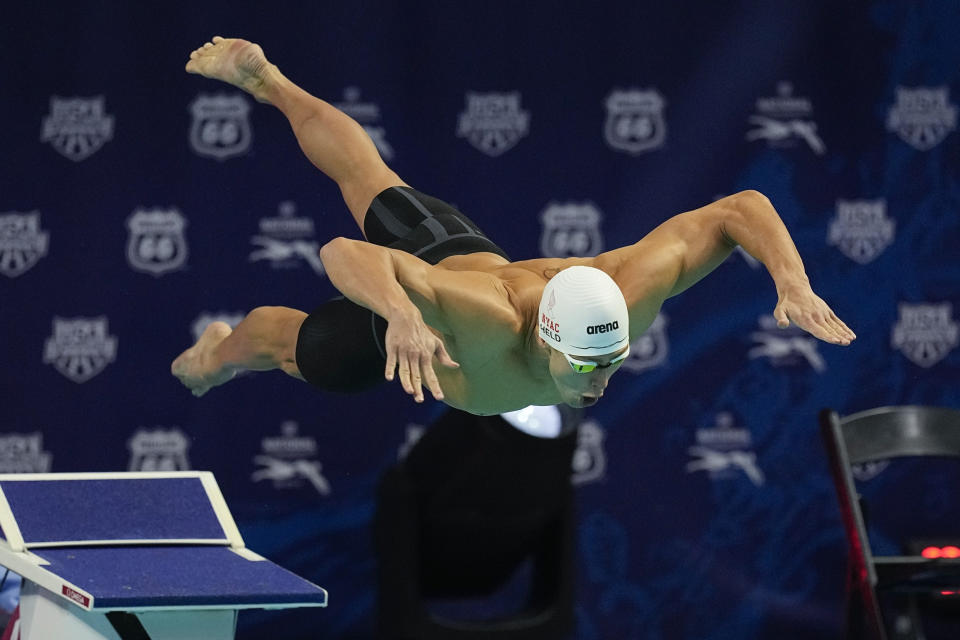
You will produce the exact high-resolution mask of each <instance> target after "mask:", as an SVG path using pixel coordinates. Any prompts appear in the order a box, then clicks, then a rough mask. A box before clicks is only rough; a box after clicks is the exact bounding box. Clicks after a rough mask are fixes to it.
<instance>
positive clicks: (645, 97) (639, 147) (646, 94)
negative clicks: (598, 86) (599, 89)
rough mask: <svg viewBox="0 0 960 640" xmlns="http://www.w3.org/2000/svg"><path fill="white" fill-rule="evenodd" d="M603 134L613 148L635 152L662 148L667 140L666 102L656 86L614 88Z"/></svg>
mask: <svg viewBox="0 0 960 640" xmlns="http://www.w3.org/2000/svg"><path fill="white" fill-rule="evenodd" d="M605 104H606V107H607V119H606V122H605V123H604V126H603V136H604V138H605V139H606V141H607V144H608V145H609V146H610V148H612V149H614V150H616V151H623V152H625V153H630V154H633V155H639V154H641V153H645V152H647V151H653V150H655V149H659V148H661V147H662V146H663V145H664V144H665V143H666V140H667V123H666V120H665V119H664V117H663V109H664V107H665V106H666V101H665V100H664V99H663V96H662V95H660V93H659V92H658V91H657V90H656V89H647V90H641V89H630V90H627V91H621V90H618V89H614V90H613V91H612V92H611V93H610V95H608V96H607V100H606V103H605Z"/></svg>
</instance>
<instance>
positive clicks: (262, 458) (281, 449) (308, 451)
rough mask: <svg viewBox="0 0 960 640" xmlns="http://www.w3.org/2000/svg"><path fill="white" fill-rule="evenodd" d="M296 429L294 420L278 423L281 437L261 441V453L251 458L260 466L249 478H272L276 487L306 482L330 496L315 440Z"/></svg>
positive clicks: (292, 487)
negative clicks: (317, 457) (298, 432)
mask: <svg viewBox="0 0 960 640" xmlns="http://www.w3.org/2000/svg"><path fill="white" fill-rule="evenodd" d="M299 428H300V427H299V425H298V424H297V423H296V422H294V421H293V420H287V421H286V422H284V423H283V424H282V425H280V432H281V435H280V436H268V437H265V438H263V440H261V447H262V452H261V453H260V454H259V455H257V456H254V458H253V462H254V464H256V465H259V466H260V468H259V469H257V470H256V471H254V472H253V474H252V475H251V476H250V479H251V480H253V481H254V482H260V481H261V480H271V481H272V482H273V486H274V488H275V489H298V488H300V487H303V486H304V485H305V484H307V483H309V484H310V486H312V487H313V488H314V489H316V491H317V493H319V494H320V495H323V496H326V495H330V493H332V491H333V490H332V489H331V488H330V482H329V481H328V480H327V479H326V478H325V477H324V476H323V474H322V473H320V471H321V469H322V468H323V465H322V464H320V462H319V461H317V460H316V456H317V450H318V449H319V447H318V446H317V441H316V439H315V438H312V437H310V436H301V435H297V431H298V430H299Z"/></svg>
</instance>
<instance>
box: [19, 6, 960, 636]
mask: <svg viewBox="0 0 960 640" xmlns="http://www.w3.org/2000/svg"><path fill="white" fill-rule="evenodd" d="M26 4H27V3H18V4H16V5H11V6H6V7H4V18H3V20H2V21H0V43H2V47H3V49H2V50H3V53H4V56H3V58H4V60H3V64H2V66H0V91H2V95H3V100H2V101H0V118H2V120H0V121H2V122H3V123H4V136H3V144H2V145H0V166H2V169H0V362H2V363H3V365H4V366H3V368H2V371H0V411H2V413H0V417H2V420H0V470H2V471H23V472H33V471H81V470H90V471H93V470H123V469H209V470H211V471H213V472H214V473H215V474H216V476H217V478H218V480H219V482H220V484H221V486H222V488H223V491H224V493H225V495H226V498H227V500H228V502H229V504H230V505H231V507H232V509H233V511H234V514H235V516H236V517H237V519H238V521H239V524H240V528H241V531H242V533H243V535H244V536H245V538H246V541H247V544H248V545H249V546H250V547H251V548H253V549H255V550H256V551H258V552H261V553H263V554H264V555H266V556H268V557H270V558H271V559H272V560H275V561H277V562H279V563H281V564H283V565H285V566H288V567H290V568H291V569H293V570H295V571H297V572H298V573H300V574H302V575H304V576H306V577H308V578H310V579H312V580H314V581H315V582H317V583H319V584H321V585H323V586H324V587H326V588H328V589H329V590H330V593H331V598H330V607H329V608H328V609H327V610H322V611H317V610H309V611H302V612H271V613H262V612H261V613H254V612H246V613H244V614H243V615H242V616H241V621H240V631H239V636H240V637H241V638H246V639H253V638H262V637H267V634H275V633H276V631H275V629H276V628H281V629H282V630H283V633H284V635H285V637H296V638H300V637H302V638H307V637H310V638H367V637H370V635H371V633H372V629H373V622H372V616H373V606H374V589H373V585H374V567H375V565H374V561H373V556H372V553H371V540H370V535H369V531H368V529H369V524H370V518H371V514H372V499H373V493H374V491H373V489H374V486H375V483H376V480H377V478H378V476H379V474H380V473H381V472H382V470H383V469H384V468H386V467H387V466H388V465H389V464H391V463H392V462H394V461H395V460H396V459H397V457H398V455H399V454H400V452H401V451H402V450H403V449H404V447H405V446H409V444H410V443H411V442H412V441H414V440H415V439H416V437H417V435H418V434H420V433H422V430H423V428H424V426H425V425H428V424H429V423H430V422H431V421H432V420H433V419H434V418H436V417H437V416H438V415H439V414H440V413H441V412H442V411H443V410H444V407H443V406H442V405H439V404H436V403H432V402H428V403H425V405H424V406H415V405H414V404H413V403H412V402H410V401H409V400H408V399H407V398H406V396H405V395H404V394H403V393H402V391H401V390H400V389H399V386H398V385H391V386H385V387H382V388H380V389H379V390H376V391H374V392H371V393H368V394H366V395H364V396H356V397H350V396H337V395H330V394H322V393H318V392H315V391H314V390H312V389H311V388H310V387H308V386H307V385H304V384H302V383H298V382H295V381H292V380H290V379H288V378H285V377H284V376H283V375H282V374H280V373H276V372H274V373H261V374H251V375H247V376H245V377H243V378H242V379H238V380H236V381H234V382H231V383H230V384H229V385H227V386H225V387H223V388H220V389H215V390H213V391H212V392H211V393H210V394H209V395H207V396H205V397H203V398H201V399H196V398H194V397H192V396H191V395H190V394H189V392H187V391H186V390H185V389H184V388H182V387H181V386H180V385H179V384H178V382H177V381H176V380H175V379H174V378H173V377H171V376H170V374H169V365H170V362H171V360H172V359H173V358H174V357H175V356H176V355H177V354H178V353H179V352H180V351H181V350H182V349H183V348H185V347H187V346H188V345H189V344H191V343H192V341H193V340H194V338H195V336H196V332H197V331H198V327H199V328H202V326H203V325H205V324H206V323H207V322H209V321H210V320H211V319H225V320H227V321H229V322H232V323H235V322H236V321H238V320H239V319H240V318H241V317H242V315H243V313H245V312H246V311H248V310H249V309H251V308H252V307H255V306H259V305H265V304H277V305H285V306H291V307H297V308H302V309H310V308H311V307H312V306H313V305H315V304H317V303H318V302H320V301H322V300H324V299H326V298H327V297H329V296H331V295H333V293H334V290H333V288H332V287H331V285H330V284H329V282H328V281H327V280H326V278H325V277H324V275H323V271H322V265H320V264H319V262H318V260H317V258H316V255H315V251H316V249H317V248H318V247H319V246H320V245H322V244H323V243H324V242H325V241H327V240H328V239H329V238H332V237H334V236H338V235H346V236H350V237H359V233H358V230H357V229H356V227H355V225H354V223H353V222H352V220H351V218H350V217H349V214H348V212H347V210H346V207H345V206H344V205H343V203H342V201H341V199H340V196H339V192H338V190H337V189H336V187H335V185H334V184H333V183H331V182H329V181H328V180H327V179H326V178H324V177H323V176H322V175H321V174H319V173H318V172H317V171H316V170H315V169H314V168H313V167H312V166H311V165H310V164H309V163H308V162H307V161H306V160H305V159H304V158H303V157H302V156H301V154H300V151H299V149H298V147H297V144H296V142H295V140H294V138H293V136H292V135H291V133H290V131H289V129H288V125H287V123H286V121H285V119H284V118H283V117H282V116H281V115H280V114H279V112H277V111H276V110H275V109H273V108H272V107H269V106H266V105H261V104H259V103H256V102H254V101H253V100H251V99H250V98H249V97H248V96H246V95H245V94H242V93H240V92H239V91H236V90H233V88H232V87H229V86H227V85H224V84H222V83H217V82H214V81H210V80H206V79H202V78H199V77H196V76H190V75H188V74H186V73H184V72H183V65H184V64H185V62H186V60H187V56H188V54H189V52H190V51H191V50H192V49H193V48H195V47H197V46H199V45H200V44H202V43H203V42H204V41H205V40H207V39H209V38H210V37H212V36H213V35H216V34H222V35H226V36H231V35H236V36H242V37H246V38H248V39H251V40H254V41H256V42H259V43H261V44H262V45H263V47H264V49H265V51H266V52H267V55H268V57H269V58H270V59H271V60H272V61H273V62H275V63H277V64H278V65H279V66H280V68H281V69H282V70H283V71H284V72H285V73H286V75H288V76H289V77H290V78H292V79H294V80H295V81H297V82H298V83H300V84H301V85H302V86H303V87H304V88H306V89H307V90H309V91H311V92H312V93H314V94H316V95H319V96H321V97H324V98H325V99H327V100H328V101H330V102H333V103H335V104H337V105H338V106H340V107H341V108H343V109H344V110H345V111H346V112H348V113H350V114H351V115H353V116H354V117H355V118H356V119H357V120H358V121H360V122H361V124H363V125H364V127H365V128H366V129H367V131H368V132H369V133H370V134H371V137H373V139H374V140H375V141H376V143H377V145H378V147H379V148H380V151H381V153H382V155H383V156H384V157H385V158H386V159H387V160H388V162H389V163H390V164H391V166H392V167H393V168H394V169H396V171H397V172H398V173H399V174H400V175H401V176H402V177H403V178H405V179H406V180H407V181H408V182H409V183H410V184H411V185H413V186H414V187H416V188H418V189H421V190H423V191H425V192H427V193H430V194H433V195H436V196H438V197H441V198H443V199H445V200H448V201H450V202H452V203H454V204H456V205H457V206H458V207H460V208H461V209H462V210H463V211H464V212H466V213H467V214H468V215H469V216H471V217H472V218H473V219H475V220H476V221H478V222H479V223H480V224H481V226H482V227H483V228H484V229H485V230H486V231H487V233H488V234H489V235H491V236H492V237H493V238H494V239H495V240H496V241H497V242H498V243H500V244H501V245H502V246H503V247H504V248H505V249H506V250H507V251H508V252H509V253H510V254H511V255H512V256H514V257H516V258H527V257H537V256H540V255H571V254H592V253H596V252H599V251H602V250H604V249H608V248H612V247H615V246H619V245H622V244H626V243H631V242H634V241H635V240H637V239H639V238H640V237H641V236H642V235H643V234H644V233H646V232H647V231H649V230H650V229H652V228H653V227H654V226H656V225H657V224H658V223H660V222H662V221H663V220H664V219H666V218H667V217H669V216H671V215H673V214H676V213H679V212H681V211H685V210H689V209H692V208H695V207H698V206H701V205H703V204H705V203H707V202H709V201H711V200H713V199H715V198H717V197H719V196H722V195H725V194H729V193H733V192H736V191H738V190H741V189H747V188H750V189H757V190H759V191H761V192H763V193H764V194H766V195H767V196H768V197H769V198H770V199H771V201H772V202H773V203H774V205H775V206H776V207H777V209H778V210H779V212H780V214H781V215H782V217H783V219H784V220H785V222H786V224H787V225H788V227H789V229H790V231H791V232H792V234H793V236H794V238H795V240H796V242H797V245H798V246H799V248H800V251H801V254H802V255H803V257H804V260H805V263H806V266H807V270H808V273H809V276H810V279H811V281H812V283H813V285H814V288H815V289H816V290H817V291H818V292H819V293H820V294H821V295H822V296H823V297H824V298H825V299H827V301H828V302H829V303H830V304H831V305H832V306H833V308H834V309H835V311H836V312H837V313H838V315H839V316H840V317H842V318H843V319H844V320H845V321H846V322H847V323H848V324H849V325H850V326H851V327H852V328H853V329H854V331H855V332H856V333H857V335H858V336H859V339H858V340H857V341H856V342H855V343H854V344H853V345H852V346H851V347H849V348H845V349H844V348H839V347H833V346H829V345H826V344H823V343H817V342H816V341H814V340H813V339H812V338H810V337H809V336H806V335H803V334H802V333H799V332H795V331H793V330H778V329H776V327H775V324H774V323H773V320H772V318H771V317H770V313H771V312H772V310H773V306H774V304H775V302H776V295H775V291H774V289H773V286H772V283H771V281H770V279H769V277H768V276H767V274H766V272H765V271H764V269H763V268H762V266H760V265H758V264H756V263H755V261H753V260H752V259H750V258H749V257H748V256H745V255H743V254H741V253H739V252H738V253H736V254H734V255H733V256H732V257H731V258H730V259H729V260H728V261H727V263H725V264H724V265H723V266H721V267H720V268H719V269H718V270H717V271H716V272H715V273H714V274H712V275H711V276H709V278H708V279H707V280H705V281H704V282H702V283H700V284H699V285H697V286H696V287H694V288H693V289H691V290H690V291H688V292H686V293H684V294H683V295H682V296H680V297H678V298H675V299H672V300H670V301H668V303H667V304H666V305H665V306H664V309H663V313H662V314H661V316H660V318H659V319H658V321H657V323H656V324H655V325H654V327H653V328H652V329H651V330H650V332H648V334H647V335H645V336H644V337H643V338H641V339H640V340H639V341H638V342H637V343H636V344H634V345H633V355H631V358H630V361H629V362H628V363H627V364H626V366H624V370H623V372H622V373H620V374H618V375H617V376H615V377H614V379H613V380H612V382H611V387H610V391H609V393H608V394H607V396H606V397H605V398H604V400H603V402H601V403H600V404H599V405H597V406H596V407H594V408H591V409H590V410H589V411H588V414H587V417H586V422H585V423H584V425H583V428H582V435H581V440H582V441H581V446H580V449H579V450H578V453H577V456H576V459H575V461H574V480H575V482H576V483H577V485H578V505H579V507H578V508H579V513H580V516H579V518H580V525H579V543H578V544H579V560H580V589H579V593H578V603H577V631H576V634H575V637H576V638H577V639H578V640H594V639H620V638H649V639H660V638H664V639H673V638H677V639H690V640H694V639H696V640H703V639H717V640H719V639H723V638H768V637H777V638H810V637H823V636H824V635H826V634H829V633H833V632H836V631H837V630H838V629H839V626H840V619H841V595H842V583H843V575H844V573H843V571H844V541H843V533H842V530H841V526H840V520H839V517H838V513H837V507H836V502H835V498H834V495H833V489H832V485H831V484H830V480H829V477H828V472H827V468H826V463H825V457H824V454H823V451H822V448H821V445H820V442H819V439H818V435H817V429H816V413H817V411H818V410H819V409H821V408H823V407H833V408H836V409H838V410H839V411H841V413H849V412H853V411H856V410H861V409H864V408H868V407H872V406H878V405H885V404H898V403H923V404H939V405H946V406H953V407H960V386H958V384H957V382H958V377H960V376H958V373H960V349H958V322H960V320H958V311H957V310H956V309H955V307H954V305H955V304H956V303H958V302H960V261H958V259H957V253H958V247H960V222H958V211H960V182H958V181H960V170H958V160H960V144H958V136H957V134H956V131H955V130H956V125H957V101H958V99H960V65H958V63H960V39H958V38H957V37H956V34H957V33H958V30H960V5H957V3H955V2H952V1H951V0H942V1H934V0H917V1H916V2H900V1H899V0H880V1H876V2H866V1H852V2H842V3H841V2H833V1H829V0H823V1H813V0H810V1H805V2H762V1H754V2H751V1H737V2H722V3H719V2H671V3H655V2H632V3H628V2H621V3H599V4H596V3H595V4H591V5H589V6H587V5H585V4H583V3H561V2H557V3H545V2H523V3H500V2H474V3H467V2H440V1H433V2H428V1H424V2H412V1H411V2H399V1H386V0H384V1H383V2H375V1H372V0H368V1H362V2H351V3H326V2H314V3H306V2H304V3H284V2H274V3H249V4H247V3H236V2H229V3H228V2H223V1H222V0H215V1H212V2H208V3H163V4H160V3H156V4H154V3H134V2H126V3H121V2H116V3H110V2H84V3H70V4H67V3H37V4H34V5H33V6H32V7H31V8H27V7H26V6H25V5H26ZM862 471H863V477H864V482H865V483H866V484H871V483H872V484H877V483H883V482H886V483H888V484H895V480H893V479H891V478H895V476H891V474H892V473H894V471H895V470H892V469H885V468H883V467H882V465H881V466H875V467H871V468H869V469H863V470H862ZM944 473H946V472H944ZM871 478H872V479H871ZM884 478H886V480H884ZM955 480H956V478H955V476H948V482H952V483H953V486H956V485H955ZM949 486H950V485H949V484H934V485H929V486H928V487H927V490H926V491H924V492H923V493H922V494H919V495H922V496H923V498H922V499H916V498H915V499H914V500H912V501H911V505H910V508H909V509H905V510H904V511H903V512H902V515H903V516H904V517H905V518H908V519H915V518H919V517H920V516H923V517H924V518H930V519H932V520H936V519H937V518H938V517H941V516H943V514H944V513H946V511H947V509H948V508H949V507H950V506H951V505H953V503H954V502H955V498H954V496H953V493H954V492H952V491H950V490H949V488H945V487H949ZM916 495H917V494H915V496H916ZM890 543H891V544H895V542H894V541H893V539H892V538H891V539H890Z"/></svg>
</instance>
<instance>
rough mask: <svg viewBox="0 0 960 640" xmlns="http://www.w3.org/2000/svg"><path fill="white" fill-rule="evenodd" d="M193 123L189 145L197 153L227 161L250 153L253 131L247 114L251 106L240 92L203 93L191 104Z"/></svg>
mask: <svg viewBox="0 0 960 640" xmlns="http://www.w3.org/2000/svg"><path fill="white" fill-rule="evenodd" d="M190 112H191V113H192V114H193V125H192V126H191V128H190V146H191V147H193V150H194V151H196V152H197V154H198V155H201V156H207V157H209V158H216V159H217V160H226V159H227V158H230V157H233V156H239V155H242V154H244V153H246V152H247V149H249V148H250V142H251V141H252V139H253V133H252V132H251V130H250V122H249V121H248V119H247V114H248V113H249V112H250V105H249V104H248V103H247V101H246V100H245V99H244V98H243V96H241V95H232V96H226V95H218V96H207V95H203V94H201V95H200V96H198V97H197V99H196V100H194V101H193V104H191V105H190Z"/></svg>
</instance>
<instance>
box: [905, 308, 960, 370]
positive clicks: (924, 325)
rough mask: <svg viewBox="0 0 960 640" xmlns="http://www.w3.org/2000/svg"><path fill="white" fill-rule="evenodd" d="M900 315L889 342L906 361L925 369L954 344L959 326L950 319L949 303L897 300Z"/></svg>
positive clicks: (939, 359)
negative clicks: (919, 302) (912, 302)
mask: <svg viewBox="0 0 960 640" xmlns="http://www.w3.org/2000/svg"><path fill="white" fill-rule="evenodd" d="M899 310H900V318H899V319H898V320H897V324H896V325H894V327H893V332H892V334H891V337H890V343H891V345H892V346H893V348H894V349H898V350H899V351H900V352H901V353H903V355H905V356H906V357H907V359H908V360H910V362H912V363H914V364H915V365H917V366H920V367H923V368H925V369H928V368H930V367H932V366H933V365H935V364H937V363H938V362H940V361H941V360H943V359H944V358H946V357H947V355H949V354H950V352H951V351H952V350H953V349H954V347H956V346H957V343H958V340H957V338H958V334H960V326H958V325H957V323H956V322H954V320H953V317H952V316H953V305H951V304H950V303H949V302H941V303H935V304H911V303H909V302H901V303H900V308H899Z"/></svg>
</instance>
